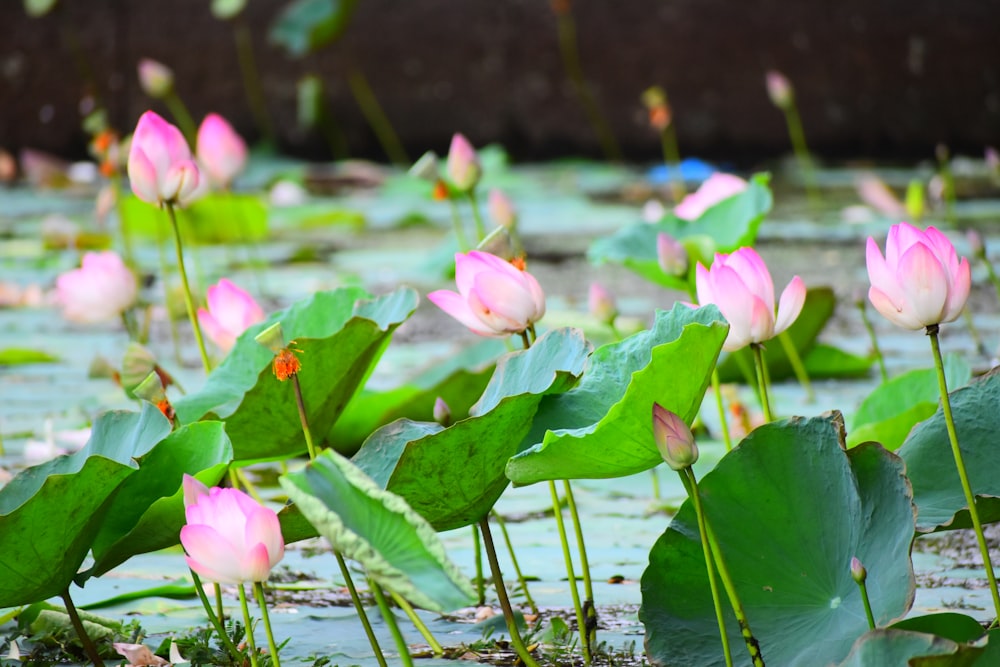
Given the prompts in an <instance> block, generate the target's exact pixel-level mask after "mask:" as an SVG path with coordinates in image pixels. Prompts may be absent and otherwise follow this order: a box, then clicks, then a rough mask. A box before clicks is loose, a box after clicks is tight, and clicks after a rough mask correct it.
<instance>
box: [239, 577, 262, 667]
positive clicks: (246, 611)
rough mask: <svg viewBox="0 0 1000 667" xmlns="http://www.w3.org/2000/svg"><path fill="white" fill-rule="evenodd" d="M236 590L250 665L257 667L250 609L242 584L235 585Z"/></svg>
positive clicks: (255, 644)
mask: <svg viewBox="0 0 1000 667" xmlns="http://www.w3.org/2000/svg"><path fill="white" fill-rule="evenodd" d="M236 590H237V591H238V592H239V594H240V606H241V607H243V625H244V627H245V628H246V631H247V647H249V649H250V664H251V665H253V667H257V643H256V642H255V641H254V639H253V625H251V623H250V607H248V606H247V592H246V591H245V590H243V584H237V585H236Z"/></svg>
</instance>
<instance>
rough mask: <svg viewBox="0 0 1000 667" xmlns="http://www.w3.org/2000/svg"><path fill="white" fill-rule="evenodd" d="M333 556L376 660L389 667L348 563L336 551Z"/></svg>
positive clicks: (380, 665) (381, 666) (382, 666)
mask: <svg viewBox="0 0 1000 667" xmlns="http://www.w3.org/2000/svg"><path fill="white" fill-rule="evenodd" d="M333 555H334V556H336V558H337V565H339V566H340V575H341V576H342V577H344V583H345V584H346V585H347V590H348V591H349V592H350V594H351V602H353V603H354V610H355V611H357V612H358V619H359V620H360V621H361V626H362V627H363V628H364V629H365V635H367V636H368V643H369V644H371V647H372V650H373V651H375V659H376V660H378V664H379V667H388V664H387V663H386V661H385V656H384V655H382V647H381V646H379V644H378V639H377V638H376V637H375V631H374V630H372V624H371V623H370V622H369V621H368V614H366V613H365V607H364V605H363V604H361V596H360V595H358V589H357V588H355V586H354V579H352V578H351V571H350V570H349V569H347V562H346V561H344V557H343V556H342V555H341V553H340V552H339V551H334V552H333Z"/></svg>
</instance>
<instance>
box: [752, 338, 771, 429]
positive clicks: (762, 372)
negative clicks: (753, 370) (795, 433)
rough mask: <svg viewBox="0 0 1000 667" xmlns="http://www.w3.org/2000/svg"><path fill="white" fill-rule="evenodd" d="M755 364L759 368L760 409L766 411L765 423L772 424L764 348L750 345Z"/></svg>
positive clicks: (756, 344) (755, 344) (753, 344)
mask: <svg viewBox="0 0 1000 667" xmlns="http://www.w3.org/2000/svg"><path fill="white" fill-rule="evenodd" d="M750 348H751V349H752V350H753V360H754V364H755V365H756V366H757V391H758V392H759V393H760V407H761V409H762V410H763V411H764V422H765V423H770V422H771V419H772V417H771V400H770V399H769V398H768V396H767V375H766V374H767V367H765V366H764V346H763V345H761V344H760V343H750Z"/></svg>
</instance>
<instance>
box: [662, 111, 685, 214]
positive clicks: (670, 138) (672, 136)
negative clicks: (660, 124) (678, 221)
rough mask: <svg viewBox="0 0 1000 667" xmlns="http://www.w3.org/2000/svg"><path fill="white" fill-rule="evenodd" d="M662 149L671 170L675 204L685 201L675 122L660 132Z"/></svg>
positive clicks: (672, 193) (665, 161)
mask: <svg viewBox="0 0 1000 667" xmlns="http://www.w3.org/2000/svg"><path fill="white" fill-rule="evenodd" d="M660 147H661V148H662V149H663V162H664V164H666V166H667V169H669V170H670V194H671V196H672V197H673V198H674V203H679V202H680V200H681V199H684V194H685V192H684V176H683V174H681V154H680V151H679V150H678V149H677V131H676V130H675V129H674V124H673V122H671V123H669V124H668V125H667V126H666V127H665V128H663V131H662V132H660Z"/></svg>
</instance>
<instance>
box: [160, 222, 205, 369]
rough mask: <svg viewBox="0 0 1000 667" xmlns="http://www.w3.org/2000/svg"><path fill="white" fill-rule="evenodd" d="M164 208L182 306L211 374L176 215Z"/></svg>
mask: <svg viewBox="0 0 1000 667" xmlns="http://www.w3.org/2000/svg"><path fill="white" fill-rule="evenodd" d="M166 207H167V214H168V215H169V216H170V226H171V227H173V229H174V249H175V250H176V251H177V271H178V273H180V274H181V285H183V287H184V305H185V306H186V307H187V314H188V319H189V320H191V328H192V329H193V330H194V338H195V340H196V341H197V342H198V351H199V352H201V363H202V365H203V366H204V367H205V373H206V374H207V373H211V372H212V364H211V362H210V361H209V360H208V352H206V351H205V340H204V339H203V338H202V337H201V327H199V326H198V315H197V314H196V313H195V310H194V300H193V299H192V298H191V287H190V286H189V285H188V279H187V270H185V268H184V248H183V247H182V244H181V228H180V227H179V226H178V225H177V214H176V212H174V206H173V204H170V203H168V204H166ZM168 310H169V308H168Z"/></svg>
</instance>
